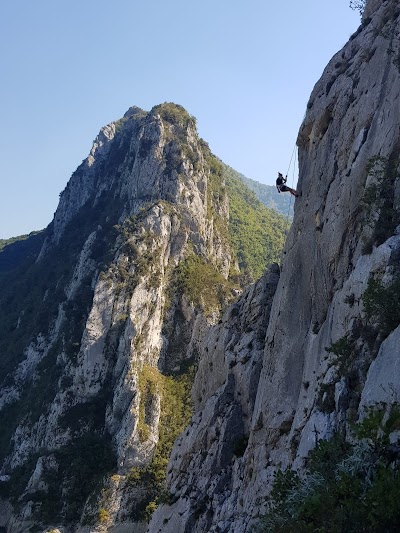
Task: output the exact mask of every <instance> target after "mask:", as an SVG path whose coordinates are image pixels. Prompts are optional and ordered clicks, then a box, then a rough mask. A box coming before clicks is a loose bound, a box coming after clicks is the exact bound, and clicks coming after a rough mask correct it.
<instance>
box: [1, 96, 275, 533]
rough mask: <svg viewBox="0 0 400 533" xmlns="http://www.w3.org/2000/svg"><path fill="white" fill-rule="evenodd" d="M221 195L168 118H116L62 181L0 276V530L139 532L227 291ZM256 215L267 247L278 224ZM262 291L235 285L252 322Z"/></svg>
mask: <svg viewBox="0 0 400 533" xmlns="http://www.w3.org/2000/svg"><path fill="white" fill-rule="evenodd" d="M230 171H232V169H230ZM235 179H236V178H235V177H232V175H230V176H229V180H230V183H236V192H234V194H236V195H237V194H238V193H237V190H238V189H237V187H238V184H237V182H236V181H235ZM242 186H243V185H242ZM239 189H240V187H239ZM229 194H230V193H229V185H227V184H226V183H225V175H224V167H223V165H222V164H221V163H220V162H219V161H218V160H217V158H215V157H214V156H213V155H212V154H211V152H210V150H209V148H208V146H207V145H206V143H205V142H204V141H202V140H201V139H199V138H198V136H197V131H196V127H195V120H194V119H193V117H191V116H190V115H189V114H188V113H187V112H186V111H185V110H184V109H183V108H182V107H180V106H177V105H174V104H162V105H160V106H156V107H155V108H153V109H152V110H151V111H150V112H149V113H146V112H144V111H142V110H140V109H138V108H131V109H130V110H129V111H128V112H127V113H126V114H125V115H124V117H123V118H122V119H121V120H119V121H117V122H114V123H112V124H110V125H108V126H106V127H104V128H103V129H102V130H101V132H100V134H99V135H98V136H97V138H96V139H95V141H94V143H93V147H92V150H91V152H90V154H89V156H88V157H87V159H86V160H85V161H83V163H82V164H81V165H80V166H79V167H78V169H77V170H76V171H75V172H74V174H73V175H72V177H71V179H70V181H69V183H68V185H67V187H66V188H65V190H64V191H63V192H62V194H61V198H60V203H59V206H58V208H57V211H56V213H55V216H54V220H53V222H52V223H51V224H50V225H49V227H48V228H47V230H46V231H45V233H44V235H43V236H41V241H40V242H41V243H42V246H41V250H40V253H38V255H37V257H35V260H34V261H32V257H31V256H30V257H29V258H25V257H24V258H23V259H21V260H20V261H19V264H18V265H17V267H15V268H18V270H13V269H11V270H10V272H9V273H8V272H5V274H4V276H5V277H4V279H3V278H2V279H1V280H0V281H1V282H2V305H1V306H0V307H1V309H2V313H3V314H2V315H1V316H0V323H1V325H2V326H4V339H2V341H1V342H2V344H0V350H1V355H2V357H1V360H0V364H1V370H2V373H1V374H2V384H1V388H0V424H1V426H2V428H3V429H4V431H3V433H2V435H1V437H0V456H1V462H2V466H1V474H0V475H1V478H0V491H1V492H0V497H2V498H3V499H4V500H3V501H1V506H2V507H1V508H2V509H4V513H3V515H4V517H2V518H1V520H2V521H1V522H0V527H6V528H7V532H8V533H14V532H15V533H17V532H18V533H20V532H22V531H28V530H30V528H31V527H35V528H36V529H38V530H39V529H41V530H45V529H46V526H48V525H49V526H50V525H51V528H53V529H54V527H55V526H57V527H59V529H60V531H63V532H64V531H65V530H66V529H65V528H67V530H68V528H70V529H71V528H72V529H73V530H74V531H82V532H83V531H89V530H90V531H94V530H96V531H106V530H109V529H110V528H114V529H112V530H113V531H124V530H127V528H128V530H129V531H143V530H144V529H145V528H146V525H145V521H144V519H145V518H146V517H147V516H148V514H149V513H150V512H151V510H152V505H153V503H154V502H153V500H154V499H155V498H156V497H158V496H159V495H160V491H161V489H162V487H163V484H164V477H165V468H166V462H167V459H168V457H167V455H166V454H167V453H168V452H169V450H170V448H171V447H172V444H173V440H174V439H175V438H176V436H177V435H178V434H179V432H180V431H181V430H182V429H183V428H184V426H185V424H186V423H187V422H188V419H189V418H190V412H191V406H190V401H188V397H189V390H190V384H191V383H190V376H191V370H190V369H191V368H192V367H193V364H194V363H195V362H197V361H198V359H199V353H200V352H201V350H202V346H203V343H204V336H205V331H206V330H207V329H208V328H209V327H210V326H212V325H213V324H215V323H216V322H217V321H218V320H219V317H220V313H221V309H222V308H226V307H227V305H228V304H229V302H230V301H232V300H233V299H234V298H235V297H236V296H237V294H238V293H240V290H241V289H240V286H239V285H238V284H237V283H235V281H234V278H235V279H236V278H238V277H239V278H240V276H241V272H240V269H239V263H243V258H242V259H240V258H239V256H238V253H237V250H236V249H235V247H234V246H233V245H232V239H231V237H230V234H229V232H230V227H229V222H230V221H229V200H228V196H229ZM232 194H233V193H232ZM246 194H247V195H248V199H250V200H248V199H247V200H246V199H245V198H244V199H242V202H245V205H246V206H247V207H246V209H247V210H248V211H247V213H253V210H254V206H255V205H256V204H257V202H256V199H255V197H254V196H251V193H250V191H247V193H246ZM246 202H247V203H246ZM237 204H238V202H236V204H235V205H236V206H237ZM257 205H258V204H257ZM259 207H260V208H262V209H263V210H264V211H263V212H265V213H267V212H268V211H267V210H266V209H265V208H263V207H262V205H261V204H259ZM270 216H271V217H275V218H276V223H277V224H278V226H279V228H280V230H281V234H280V237H279V238H280V239H281V240H283V229H284V227H285V222H284V219H283V217H280V216H279V215H277V214H271V215H270ZM235 217H236V218H235V222H236V223H239V224H244V222H245V221H244V220H243V221H241V220H240V216H239V215H238V214H237V212H236V214H235ZM274 231H275V228H274ZM276 234H279V230H278V232H277V233H276ZM35 243H36V241H35ZM35 246H37V244H35ZM277 246H279V240H277ZM266 252H267V250H265V253H266ZM0 259H1V258H0ZM241 267H243V268H246V265H245V264H244V265H242V266H241ZM4 268H5V267H4ZM13 268H14V266H13ZM247 268H248V265H247ZM5 270H6V268H5ZM230 274H231V278H230V279H228V277H229V275H230ZM7 276H8V277H7ZM232 276H233V277H232ZM260 283H261V282H260ZM260 283H259V285H260ZM262 283H263V284H264V285H265V284H266V283H267V281H263V282H262ZM268 283H270V282H268ZM271 283H272V282H271ZM263 291H264V292H268V291H267V289H265V288H264V289H260V288H258V289H251V291H250V293H251V294H253V293H254V294H258V293H260V295H259V296H257V297H259V298H260V302H259V303H258V304H257V303H254V302H253V301H252V299H251V297H250V296H249V294H250V293H248V296H247V297H246V298H247V300H246V302H247V303H245V304H243V306H245V307H246V306H247V307H248V308H249V310H248V312H249V313H250V314H253V315H254V319H256V318H257V317H258V315H260V316H261V315H262V316H264V314H265V310H264V309H263V308H262V306H261V300H262V298H264V299H265V298H266V296H265V297H264V296H262V294H261V293H262V292H263ZM6 309H8V312H7V313H6V312H5V310H6ZM232 312H234V311H232ZM237 320H238V324H241V323H242V322H243V320H244V319H241V318H238V319H237ZM257 320H258V319H257ZM241 327H244V326H241ZM262 327H264V328H265V327H266V321H265V317H264V319H263V326H262ZM258 337H259V334H258V333H256V332H254V333H253V334H251V335H250V334H249V336H248V339H249V340H248V343H250V342H254V345H256V344H257V343H258V342H259V341H258V340H257V339H258ZM252 339H253V340H252ZM221 343H222V340H221ZM222 349H223V348H222V344H221V347H220V350H221V352H220V355H221V357H222V356H223V351H222ZM232 349H233V348H232ZM232 354H233V355H232V356H234V357H235V358H237V364H238V365H241V364H243V365H244V364H245V363H244V362H241V358H242V356H241V355H240V354H239V353H236V351H235V350H234V349H233V352H232ZM243 357H244V356H243ZM260 357H261V352H260V351H259V353H258V356H257V357H252V360H253V361H254V365H255V367H254V368H253V367H251V366H250V363H247V366H246V368H248V369H249V370H248V372H249V373H252V374H254V371H255V370H259V368H260ZM232 364H233V363H232ZM202 365H203V363H202ZM256 374H257V373H256ZM256 374H254V375H253V377H252V380H255V381H256V380H257V376H256ZM221 379H225V378H224V376H221ZM254 392H255V387H254V388H253V393H254ZM200 394H201V392H200V391H199V393H198V395H197V396H196V401H198V397H199V395H200ZM227 394H230V393H228V392H227ZM254 398H255V397H254V394H253V397H252V400H251V402H252V403H254ZM236 410H240V412H242V411H243V413H247V417H250V412H251V410H252V407H251V406H249V405H247V404H246V405H245V404H243V405H242V404H241V403H240V401H238V403H237V407H236ZM238 412H239V411H238ZM227 431H228V433H229V431H230V430H229V427H228V428H227ZM246 431H247V430H246ZM238 438H239V434H238ZM224 453H225V452H224ZM10 503H11V504H12V505H10ZM51 528H50V527H49V529H51ZM115 528H116V529H115ZM118 528H120V529H118ZM124 528H125V529H124Z"/></svg>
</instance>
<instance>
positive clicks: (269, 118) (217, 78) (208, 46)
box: [0, 0, 360, 238]
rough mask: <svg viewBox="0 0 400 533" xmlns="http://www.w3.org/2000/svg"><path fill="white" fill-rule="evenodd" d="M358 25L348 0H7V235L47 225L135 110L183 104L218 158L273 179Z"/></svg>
mask: <svg viewBox="0 0 400 533" xmlns="http://www.w3.org/2000/svg"><path fill="white" fill-rule="evenodd" d="M359 22H360V20H359V14H358V13H357V12H354V11H352V10H351V9H350V8H349V0H303V1H299V0H286V1H283V2H282V1H279V0H276V1H269V0H240V1H239V0H197V1H196V0H141V1H140V2H139V1H137V0H113V1H110V0H107V1H106V0H96V1H93V0H36V1H32V0H12V1H3V2H1V3H0V73H1V80H2V81H1V84H0V120H1V128H0V146H1V157H0V238H7V237H11V236H15V235H20V234H24V233H28V232H30V231H32V230H37V229H42V228H43V227H45V226H47V224H48V223H49V222H50V221H51V220H52V217H53V214H54V211H55V209H56V207H57V203H58V195H59V193H60V192H61V191H62V190H63V189H64V187H65V185H66V183H67V181H68V179H69V177H70V175H71V173H72V172H73V171H74V170H75V168H76V167H77V166H78V165H79V164H80V163H81V161H82V159H84V158H85V157H86V156H87V154H88V151H89V150H90V147H91V144H92V141H93V139H94V138H95V136H96V135H97V133H98V131H99V129H100V128H101V127H102V126H104V125H105V124H107V123H109V122H111V121H113V120H116V119H118V118H120V117H121V116H122V115H123V114H124V113H125V111H126V110H127V109H128V108H129V107H130V106H131V105H137V106H139V107H142V108H143V109H145V110H149V109H151V108H152V107H153V106H154V105H156V104H159V103H162V102H166V101H169V102H175V103H178V104H181V105H183V106H184V107H185V108H186V109H187V110H188V111H189V113H191V114H192V115H195V116H196V118H197V124H198V129H199V133H200V135H201V137H203V138H204V139H205V140H206V141H207V142H208V143H209V145H210V147H211V149H212V150H213V152H214V153H215V154H216V155H217V156H218V157H220V158H221V159H222V160H223V161H224V162H225V163H227V164H229V165H231V166H232V167H234V168H235V169H236V170H238V171H239V172H242V173H243V174H245V175H246V176H247V177H249V178H252V179H256V180H258V181H261V182H263V183H268V184H273V183H274V180H275V177H276V173H277V171H278V170H280V171H282V172H284V173H286V171H287V167H288V164H289V160H290V156H291V153H292V150H293V146H294V143H295V140H296V136H297V131H298V129H299V126H300V123H301V121H302V118H303V115H304V112H305V108H306V104H307V101H308V97H309V95H310V92H311V90H312V88H313V86H314V84H315V83H316V81H317V80H318V78H319V77H320V75H321V74H322V71H323V69H324V67H325V65H326V64H327V62H328V61H329V60H330V58H331V57H332V55H333V54H334V53H335V52H336V51H338V50H339V49H340V48H341V47H342V46H343V45H344V44H345V43H346V42H347V40H348V38H349V36H350V35H351V34H352V33H353V32H354V31H355V30H356V29H357V27H358V25H359Z"/></svg>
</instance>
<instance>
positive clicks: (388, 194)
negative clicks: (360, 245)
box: [362, 156, 400, 253]
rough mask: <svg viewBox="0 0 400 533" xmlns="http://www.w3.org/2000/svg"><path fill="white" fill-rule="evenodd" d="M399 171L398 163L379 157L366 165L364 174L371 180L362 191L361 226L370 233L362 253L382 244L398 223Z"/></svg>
mask: <svg viewBox="0 0 400 533" xmlns="http://www.w3.org/2000/svg"><path fill="white" fill-rule="evenodd" d="M398 168H399V161H398V160H390V159H388V158H385V157H382V156H374V157H372V158H370V159H369V161H368V164H367V167H366V172H367V175H368V176H370V177H371V178H372V179H371V184H370V185H368V187H366V189H365V191H364V195H363V198H362V204H363V207H364V222H365V224H366V225H367V226H369V227H370V228H371V231H372V233H371V236H370V238H369V239H368V240H367V241H366V242H365V244H364V249H363V253H370V252H371V250H372V247H373V246H374V245H376V246H379V245H380V244H382V243H383V242H384V241H385V240H386V239H387V238H388V237H390V236H391V235H393V233H394V230H395V228H396V227H397V225H398V224H399V223H400V213H399V210H398V208H397V207H396V205H395V202H394V196H395V195H394V187H395V182H396V177H397V172H398Z"/></svg>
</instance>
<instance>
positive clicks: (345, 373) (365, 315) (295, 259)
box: [149, 0, 400, 533]
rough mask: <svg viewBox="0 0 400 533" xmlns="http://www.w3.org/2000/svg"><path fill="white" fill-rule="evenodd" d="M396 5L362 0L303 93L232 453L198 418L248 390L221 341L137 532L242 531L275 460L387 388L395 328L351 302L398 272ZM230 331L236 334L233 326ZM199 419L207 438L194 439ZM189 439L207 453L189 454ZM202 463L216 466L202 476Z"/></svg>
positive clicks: (217, 412)
mask: <svg viewBox="0 0 400 533" xmlns="http://www.w3.org/2000/svg"><path fill="white" fill-rule="evenodd" d="M399 15H400V10H399V6H398V3H397V2H395V1H391V0H388V1H386V2H374V1H372V0H370V1H369V2H367V6H366V10H365V16H364V20H363V23H362V25H361V26H360V28H359V30H358V31H357V32H356V33H355V34H354V35H353V36H352V37H351V38H350V41H349V42H348V43H347V44H346V45H345V47H344V48H343V50H341V51H340V52H338V53H337V54H336V55H335V56H334V57H333V58H332V60H331V61H330V63H329V64H328V66H327V67H326V69H325V70H324V73H323V75H322V77H321V79H320V80H319V82H318V83H317V84H316V86H315V88H314V90H313V92H312V94H311V97H310V100H309V103H308V105H307V113H306V116H305V119H304V122H303V124H302V125H301V128H300V132H299V137H298V141H297V142H298V147H299V161H300V174H299V183H298V186H297V189H298V190H300V191H301V193H302V196H301V197H300V198H298V199H297V200H296V204H295V215H294V220H293V224H292V227H291V230H290V233H289V236H288V239H287V242H286V245H285V250H284V253H283V260H282V266H281V275H280V279H279V283H278V287H277V290H276V293H275V297H274V300H273V304H272V309H271V314H270V320H269V325H268V329H267V332H266V337H265V340H264V341H263V342H264V343H265V349H264V353H263V366H262V371H261V376H260V378H259V381H258V385H257V394H256V400H255V404H254V409H252V411H250V412H246V416H245V415H244V413H243V412H242V411H240V410H239V411H238V412H237V413H235V415H233V416H234V418H235V421H236V424H235V427H236V428H237V431H239V433H240V432H243V433H244V434H248V437H249V438H248V442H246V444H247V445H246V448H245V451H244V454H243V457H241V458H240V460H232V459H230V462H229V464H228V465H226V464H224V465H220V463H218V462H217V461H218V460H219V456H218V452H217V451H218V450H220V449H222V448H223V446H224V445H225V446H226V434H225V432H224V431H221V432H220V433H219V434H218V432H217V433H216V432H215V431H214V432H213V431H212V430H211V428H213V427H214V425H216V423H215V421H216V420H218V417H221V420H222V419H223V418H224V417H227V413H228V412H229V409H230V408H233V406H234V405H235V404H234V402H233V398H234V397H235V398H236V397H237V396H238V395H239V393H240V394H241V397H242V398H247V397H248V392H249V389H250V387H249V382H248V376H247V375H246V373H245V372H241V373H240V375H235V377H233V375H232V374H233V372H234V369H232V372H231V373H228V375H226V376H224V375H223V373H222V372H221V370H220V369H222V368H225V367H226V366H227V365H228V366H229V361H230V360H231V355H230V353H229V350H228V347H227V348H226V349H225V356H224V357H225V358H224V357H221V356H220V357H218V356H217V355H216V361H212V363H213V365H214V366H216V373H215V376H214V375H213V377H210V378H209V388H205V390H204V391H202V394H201V401H199V402H198V404H197V409H196V414H195V416H194V418H193V420H192V425H191V426H189V427H188V429H187V432H186V433H185V434H184V437H183V438H182V441H180V449H183V450H184V452H183V453H182V452H181V451H180V450H179V448H178V447H176V448H175V450H174V455H173V456H172V458H171V462H170V465H169V471H170V474H169V475H170V478H169V480H170V487H171V490H172V493H173V495H176V498H177V501H176V502H175V503H174V504H173V505H172V506H169V507H167V506H164V507H162V508H161V509H159V510H158V511H157V512H156V514H155V516H154V518H153V521H152V522H151V524H150V526H149V531H150V532H155V531H167V529H163V527H162V524H163V523H164V522H165V523H167V526H164V528H165V527H167V528H168V531H176V532H178V531H179V532H187V531H219V532H235V533H242V532H244V531H251V528H252V526H253V525H254V523H255V522H257V517H259V516H260V515H262V514H263V513H264V512H265V504H266V498H267V496H268V493H269V491H270V489H271V481H272V479H273V474H274V472H276V470H277V469H279V468H285V467H286V466H294V467H296V468H299V469H301V468H302V466H303V464H304V459H305V457H306V456H307V454H308V452H309V451H310V449H311V448H313V447H314V446H315V442H316V439H317V438H318V439H326V438H329V437H330V436H332V435H333V433H334V432H336V431H338V430H341V431H342V432H344V433H346V430H347V428H348V426H349V424H350V423H351V422H352V421H354V420H356V419H357V417H358V416H363V412H364V411H365V407H367V406H371V405H377V404H378V403H379V402H382V401H384V402H387V403H390V402H392V403H393V402H395V401H398V394H397V391H398V390H399V384H398V379H397V377H396V368H397V364H398V360H399V356H400V352H399V348H398V343H397V344H396V339H397V336H396V335H397V331H398V328H397V329H396V330H395V331H393V332H392V333H391V334H390V335H389V336H388V337H387V338H386V340H384V339H385V335H387V334H388V331H386V333H383V329H385V328H384V327H383V326H382V323H379V319H378V318H377V316H374V315H373V313H372V314H371V312H369V311H368V309H366V307H365V301H366V299H368V298H367V295H369V296H368V297H369V298H371V294H372V292H371V290H372V289H371V288H372V287H373V285H371V281H370V280H374V282H375V283H377V284H378V285H377V286H378V287H379V290H382V291H383V290H384V288H388V287H391V286H392V285H391V284H393V283H394V281H395V280H396V276H397V275H398V254H399V250H400V240H399V237H398V234H397V233H398V232H397V230H396V225H397V224H398V220H399V218H398V214H399V208H400V202H399V174H398V160H399V158H400V132H399V127H398V116H399V111H400V109H399V106H400V93H399V87H400V68H399V62H398V57H400V41H399V39H398V35H399V33H400V17H399ZM383 191H384V192H383ZM384 212H385V213H386V215H387V216H386V215H384ZM393 286H394V285H393ZM374 294H376V293H374ZM382 294H383V293H382ZM396 325H397V324H396ZM388 328H389V331H390V328H392V329H393V325H391V326H389V327H387V326H386V330H387V329H388ZM212 335H213V333H210V339H212ZM234 339H235V341H234V342H235V343H239V344H240V343H241V342H243V343H244V342H245V335H243V341H241V340H240V339H238V338H237V337H236V336H234ZM340 341H342V342H348V343H349V344H348V346H351V350H350V349H348V350H347V352H346V351H344V353H342V354H341V356H342V360H340V357H338V354H337V353H336V355H334V352H335V346H337V344H336V343H338V342H340ZM332 347H333V350H332ZM378 350H379V352H378ZM336 351H337V350H336ZM206 360H207V358H206ZM235 368H236V367H235ZM239 369H240V367H239ZM219 376H221V378H220V377H219ZM214 382H215V385H213V383H214ZM195 390H196V389H195ZM207 391H209V392H207ZM385 391H386V392H385ZM227 394H230V396H229V400H227V398H228V397H227ZM227 405H229V406H230V407H229V408H228V407H227ZM209 406H212V408H211V410H210V407H209ZM241 408H242V406H241ZM249 415H250V416H251V422H250V424H248V421H247V420H248V416H249ZM204 417H205V420H206V421H207V422H205V423H204V428H203V430H202V431H199V427H203V426H202V424H203V422H202V420H203V419H204ZM228 419H229V418H228ZM245 420H246V424H247V427H248V428H249V429H250V431H249V433H248V430H245V429H244V424H245V422H244V421H245ZM222 427H223V428H224V424H223V423H222ZM206 428H210V433H209V435H210V436H212V444H210V442H211V441H209V440H208V441H207V440H206V439H205V438H203V435H208V434H207V429H206ZM200 449H203V450H204V454H206V452H208V451H209V452H210V453H209V454H208V455H207V456H204V457H203V459H202V460H201V459H200ZM188 450H190V452H189V453H188ZM196 452H197V455H196ZM211 452H212V454H213V455H211ZM210 455H211V456H210ZM188 457H189V459H188ZM193 457H195V459H193ZM202 461H203V462H202ZM207 462H208V463H207ZM216 464H217V465H218V467H217V471H218V470H219V468H221V472H223V474H225V476H226V477H224V475H223V474H222V473H221V475H220V477H218V476H216V473H215V470H216V469H215V465H216ZM227 472H228V473H227ZM195 479H197V480H199V481H196V487H198V488H199V490H198V492H196V489H194V488H193V484H194V480H195ZM216 481H218V482H217V483H216Z"/></svg>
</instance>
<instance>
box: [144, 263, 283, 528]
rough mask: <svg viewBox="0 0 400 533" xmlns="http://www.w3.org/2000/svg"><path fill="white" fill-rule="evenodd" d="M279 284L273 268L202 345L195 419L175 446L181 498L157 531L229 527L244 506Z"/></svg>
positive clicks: (173, 484) (174, 479) (164, 512)
mask: <svg viewBox="0 0 400 533" xmlns="http://www.w3.org/2000/svg"><path fill="white" fill-rule="evenodd" d="M278 280H279V268H278V266H277V265H273V266H271V268H270V270H269V271H268V272H267V273H265V274H264V276H263V277H262V278H261V279H260V280H259V281H258V282H257V283H256V284H255V285H253V286H251V287H250V288H249V289H248V290H246V291H245V292H244V294H243V295H242V296H241V298H240V299H239V300H238V302H237V303H235V304H233V305H232V306H231V307H229V309H228V310H227V311H226V313H225V315H224V317H223V318H222V321H221V323H220V324H218V325H216V326H214V327H212V328H211V329H210V330H209V331H208V333H207V335H206V337H205V338H204V339H203V341H202V343H201V344H200V346H199V350H200V353H199V356H200V364H199V368H198V371H197V373H196V378H195V382H194V385H193V392H192V393H193V400H194V402H195V406H196V407H195V411H196V414H195V416H194V417H193V418H192V421H191V424H190V427H188V429H187V431H185V432H184V433H183V434H182V435H181V436H180V437H179V438H178V440H177V441H176V443H175V446H174V449H173V451H172V455H171V460H170V465H169V466H170V468H169V471H168V481H169V486H170V490H171V491H172V493H173V495H174V497H176V498H179V499H178V501H177V503H176V504H174V505H172V506H171V507H170V508H168V509H165V508H163V507H162V508H161V509H160V511H156V513H155V515H154V517H153V520H152V522H151V525H150V531H165V532H168V531H174V530H179V531H193V532H195V531H196V532H197V531H198V532H202V531H213V530H214V528H215V524H216V523H219V522H223V523H224V524H225V526H224V527H228V526H229V524H230V523H231V520H232V510H233V507H234V506H236V505H237V506H239V507H240V502H239V500H240V493H241V482H242V481H243V479H244V476H245V463H244V461H243V455H244V453H245V450H246V447H247V443H248V439H249V435H250V430H251V415H252V412H253V409H254V402H255V396H256V391H257V387H258V380H259V376H260V370H261V365H262V358H263V352H264V339H265V332H266V328H267V324H268V319H269V314H270V309H271V303H272V298H273V295H274V293H275V289H276V286H277V283H278ZM196 517H197V518H196Z"/></svg>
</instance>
